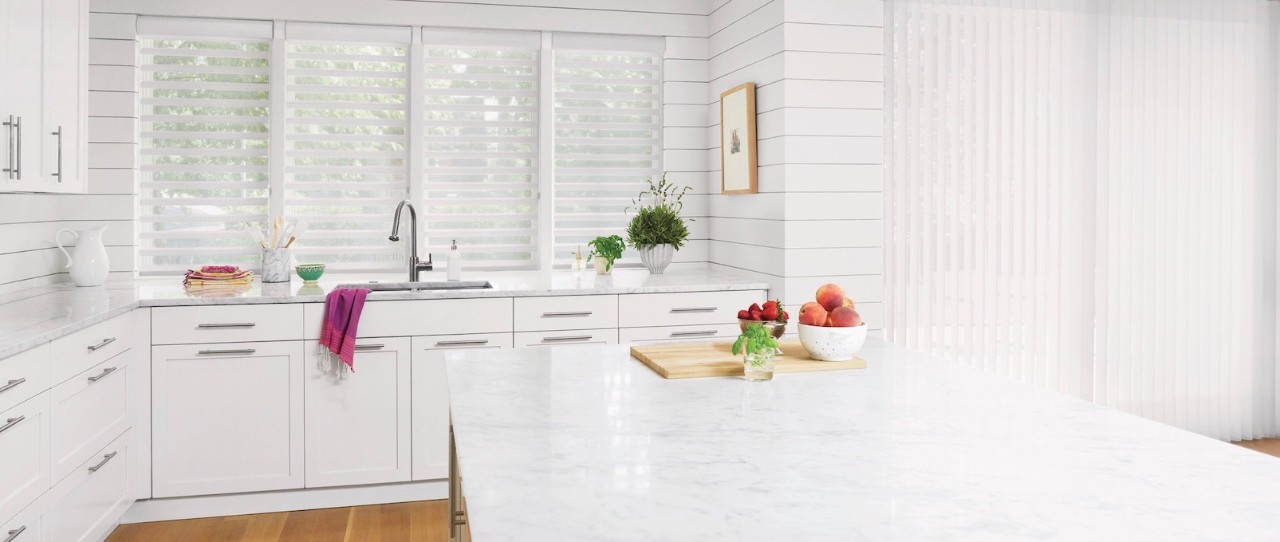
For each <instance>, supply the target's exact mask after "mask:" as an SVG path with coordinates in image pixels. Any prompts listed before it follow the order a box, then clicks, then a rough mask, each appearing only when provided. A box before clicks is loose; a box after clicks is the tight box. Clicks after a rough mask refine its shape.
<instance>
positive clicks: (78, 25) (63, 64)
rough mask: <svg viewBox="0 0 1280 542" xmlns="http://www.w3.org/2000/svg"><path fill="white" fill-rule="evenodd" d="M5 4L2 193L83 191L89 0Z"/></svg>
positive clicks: (0, 61) (0, 58)
mask: <svg viewBox="0 0 1280 542" xmlns="http://www.w3.org/2000/svg"><path fill="white" fill-rule="evenodd" d="M2 5H3V7H0V10H3V11H4V13H3V17H0V27H3V28H0V30H3V34H0V73H2V74H4V77H3V82H2V83H0V121H3V125H2V126H0V136H3V137H2V139H3V141H2V142H0V166H3V167H2V168H0V169H3V170H4V171H3V172H2V173H0V191H5V192H83V191H84V189H85V180H84V177H85V175H84V173H83V171H84V155H85V150H84V149H85V146H86V143H85V142H86V138H85V135H86V134H85V127H86V125H87V123H88V119H87V114H86V113H87V111H86V109H85V100H86V96H87V94H86V90H87V80H86V79H87V78H86V77H85V73H86V72H87V67H86V60H87V58H88V57H87V51H86V48H87V44H88V1H87V0H6V1H5V2H4V3H3V4H2ZM55 132H57V133H58V135H55Z"/></svg>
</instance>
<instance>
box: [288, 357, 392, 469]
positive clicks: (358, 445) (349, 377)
mask: <svg viewBox="0 0 1280 542" xmlns="http://www.w3.org/2000/svg"><path fill="white" fill-rule="evenodd" d="M409 345H410V340H409V338H408V337H391V338H381V337H380V338H372V339H363V340H360V341H358V343H357V345H356V353H355V360H354V367H355V370H354V372H348V371H347V370H346V369H345V366H342V363H341V362H340V361H337V358H336V357H334V358H333V359H332V360H329V359H328V358H327V357H322V356H321V355H320V354H319V353H318V352H311V353H309V356H310V358H311V361H308V362H307V364H306V365H307V367H306V375H307V382H306V390H305V396H306V409H305V416H304V418H305V420H306V423H305V428H306V430H305V434H306V447H305V448H304V450H305V453H304V455H305V456H306V487H331V486H348V485H364V484H383V483H390V482H407V481H409V478H410V472H411V470H410V468H411V467H410V427H411V426H410V400H409V384H410V382H409V360H410V356H411V354H410V348H409Z"/></svg>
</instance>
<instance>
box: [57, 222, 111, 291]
mask: <svg viewBox="0 0 1280 542" xmlns="http://www.w3.org/2000/svg"><path fill="white" fill-rule="evenodd" d="M106 230H107V227H106V226H102V227H100V228H97V229H93V230H68V229H62V230H58V233H57V235H55V236H54V242H55V243H57V244H58V250H61V251H62V254H64V255H66V257H67V268H68V269H70V270H71V282H74V283H76V286H101V285H102V283H104V282H106V281H107V272H108V271H110V270H111V264H110V262H108V261H107V247H105V246H103V245H102V232H104V231H106ZM63 232H69V233H71V235H74V236H76V246H75V254H68V253H67V249H66V248H63V246H62V240H61V237H62V233H63Z"/></svg>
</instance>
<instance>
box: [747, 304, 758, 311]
mask: <svg viewBox="0 0 1280 542" xmlns="http://www.w3.org/2000/svg"><path fill="white" fill-rule="evenodd" d="M747 312H760V305H758V304H756V303H752V304H751V307H749V308H747Z"/></svg>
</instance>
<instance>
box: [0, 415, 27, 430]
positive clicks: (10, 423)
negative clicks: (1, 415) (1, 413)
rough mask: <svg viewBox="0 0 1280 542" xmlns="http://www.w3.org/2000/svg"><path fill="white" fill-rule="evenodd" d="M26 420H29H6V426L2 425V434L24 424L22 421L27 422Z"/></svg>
mask: <svg viewBox="0 0 1280 542" xmlns="http://www.w3.org/2000/svg"><path fill="white" fill-rule="evenodd" d="M25 419H27V417H26V416H18V417H17V418H9V419H7V420H5V421H4V425H0V433H3V432H5V431H8V430H10V429H12V428H13V426H15V425H18V424H20V423H22V420H25Z"/></svg>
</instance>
